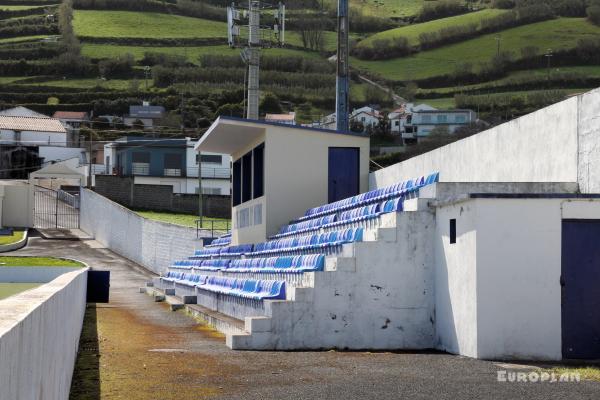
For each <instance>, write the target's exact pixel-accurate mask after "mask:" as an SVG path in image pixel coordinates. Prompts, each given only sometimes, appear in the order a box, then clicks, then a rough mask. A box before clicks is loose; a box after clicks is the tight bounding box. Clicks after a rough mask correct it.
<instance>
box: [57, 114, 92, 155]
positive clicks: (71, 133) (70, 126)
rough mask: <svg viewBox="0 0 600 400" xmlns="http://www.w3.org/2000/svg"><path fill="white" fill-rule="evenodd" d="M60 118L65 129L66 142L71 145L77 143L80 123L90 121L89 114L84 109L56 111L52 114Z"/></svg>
mask: <svg viewBox="0 0 600 400" xmlns="http://www.w3.org/2000/svg"><path fill="white" fill-rule="evenodd" d="M52 117H53V118H56V119H58V120H60V122H61V123H62V124H63V125H64V127H65V128H66V129H67V134H68V137H67V142H68V143H69V144H71V145H77V146H78V145H79V141H80V140H79V132H80V130H81V125H83V124H87V123H89V122H90V116H89V115H88V113H86V112H84V111H57V112H55V113H54V115H53V116H52Z"/></svg>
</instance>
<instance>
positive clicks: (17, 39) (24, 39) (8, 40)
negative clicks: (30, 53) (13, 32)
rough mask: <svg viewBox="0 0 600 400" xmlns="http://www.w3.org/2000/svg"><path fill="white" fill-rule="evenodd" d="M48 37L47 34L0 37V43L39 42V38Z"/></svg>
mask: <svg viewBox="0 0 600 400" xmlns="http://www.w3.org/2000/svg"><path fill="white" fill-rule="evenodd" d="M46 37H48V35H33V36H18V37H11V38H4V39H0V43H2V44H6V43H25V42H39V41H40V40H41V39H43V38H46Z"/></svg>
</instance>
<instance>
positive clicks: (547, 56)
mask: <svg viewBox="0 0 600 400" xmlns="http://www.w3.org/2000/svg"><path fill="white" fill-rule="evenodd" d="M552 56H553V54H552V49H548V51H547V52H546V54H544V57H546V59H547V60H548V63H547V64H546V65H547V69H548V75H547V77H546V79H547V80H550V59H551V58H552Z"/></svg>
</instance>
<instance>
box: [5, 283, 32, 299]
mask: <svg viewBox="0 0 600 400" xmlns="http://www.w3.org/2000/svg"><path fill="white" fill-rule="evenodd" d="M40 285H42V283H6V282H0V300H2V299H6V298H7V297H10V296H14V295H15V294H18V293H21V292H24V291H26V290H29V289H33V288H36V287H38V286H40Z"/></svg>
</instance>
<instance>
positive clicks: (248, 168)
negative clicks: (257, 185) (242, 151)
mask: <svg viewBox="0 0 600 400" xmlns="http://www.w3.org/2000/svg"><path fill="white" fill-rule="evenodd" d="M248 200H252V152H249V153H248V154H246V155H244V156H243V157H242V203H245V202H246V201H248Z"/></svg>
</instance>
